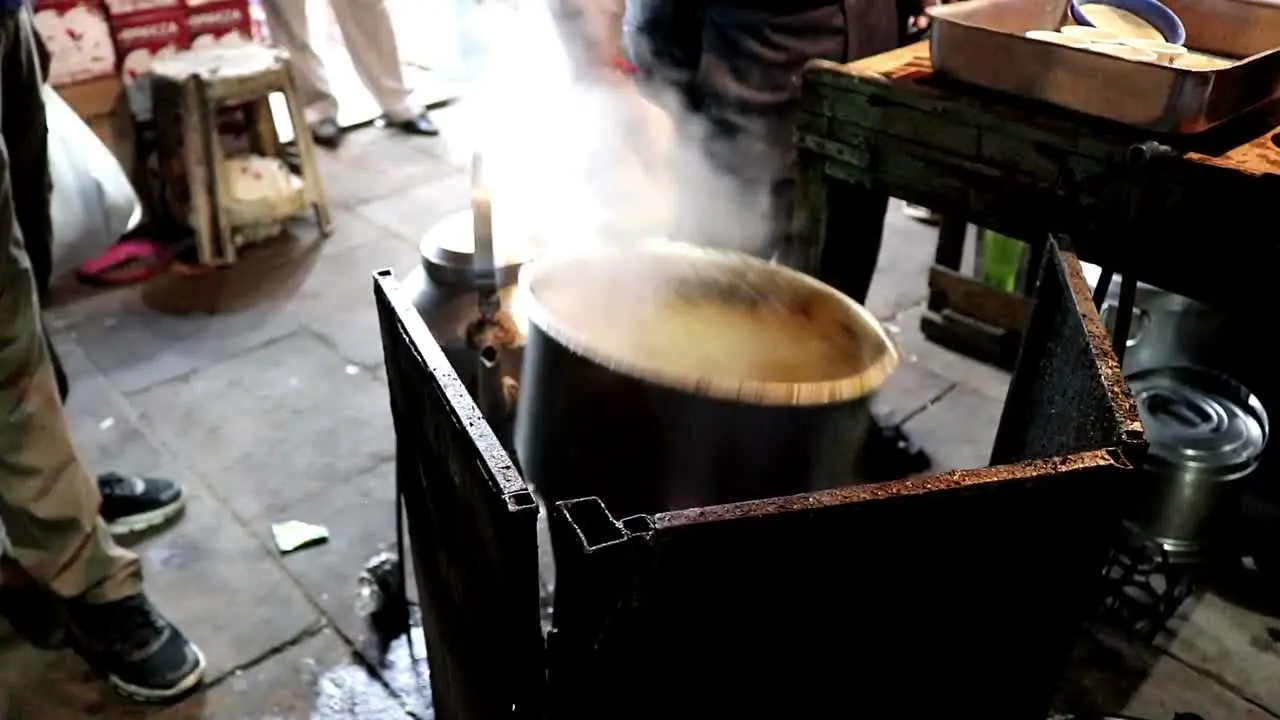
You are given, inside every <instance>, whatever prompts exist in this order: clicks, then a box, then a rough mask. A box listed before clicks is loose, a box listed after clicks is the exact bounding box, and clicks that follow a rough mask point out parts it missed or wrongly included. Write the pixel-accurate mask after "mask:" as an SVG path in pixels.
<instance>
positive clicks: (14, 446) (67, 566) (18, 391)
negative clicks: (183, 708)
mask: <svg viewBox="0 0 1280 720" xmlns="http://www.w3.org/2000/svg"><path fill="white" fill-rule="evenodd" d="M40 88H41V79H40V72H39V67H38V65H37V61H36V54H35V41H34V32H33V26H32V22H31V15H30V10H29V9H27V8H24V9H23V10H21V11H20V12H17V13H4V14H0V120H3V119H4V118H5V117H6V116H8V115H10V114H24V113H32V114H40V115H43V113H44V103H43V101H42V99H41V96H40ZM0 125H3V123H0ZM13 125H14V124H13V123H10V124H9V126H10V127H12V126H13ZM35 125H36V123H32V124H31V125H30V126H35ZM17 140H18V139H17V138H13V137H4V138H3V140H2V141H0V425H2V426H3V427H0V523H3V525H4V529H5V533H6V535H7V536H8V541H9V548H8V554H9V556H10V557H11V558H12V559H13V560H14V561H15V562H16V563H17V564H18V565H19V566H21V567H22V569H23V570H24V571H25V572H26V573H27V574H28V575H30V577H31V578H32V579H33V580H34V581H35V583H36V584H38V585H39V586H41V587H43V588H45V589H47V590H48V591H50V592H51V593H53V594H54V595H56V596H57V597H59V598H62V599H65V600H68V601H70V603H69V604H68V606H67V607H68V611H69V616H70V623H71V625H70V627H71V635H72V638H73V642H74V643H75V645H76V647H77V649H78V650H79V651H80V652H81V654H83V655H85V656H86V659H87V660H89V661H90V663H91V664H93V665H94V666H95V667H97V668H98V669H100V670H101V671H103V672H104V673H105V674H107V676H108V678H109V679H110V680H111V682H112V683H113V684H114V685H115V686H116V687H117V688H119V689H122V690H124V691H126V692H129V693H130V694H132V695H135V696H139V697H142V698H144V699H162V698H167V697H171V696H173V695H174V694H178V693H181V692H185V691H186V690H187V689H189V688H190V687H193V686H194V685H196V684H198V683H199V681H200V678H201V675H202V673H203V667H204V661H203V659H202V658H201V657H200V655H199V651H198V650H196V649H195V648H194V646H192V645H190V644H189V643H188V642H187V641H186V640H185V638H183V637H182V634H181V633H179V632H178V631H177V630H176V629H174V628H173V627H172V626H171V625H169V624H168V622H166V621H164V619H163V618H161V617H160V616H159V614H158V613H156V612H155V611H154V610H153V609H152V608H151V606H150V604H149V603H148V602H147V601H146V599H145V597H143V596H142V594H141V584H142V575H141V568H140V565H139V562H138V558H137V556H135V555H134V554H133V553H131V552H129V551H127V550H124V549H123V548H120V547H118V546H116V545H115V543H114V542H113V541H112V539H111V536H110V534H109V533H108V532H107V529H106V526H105V524H104V523H103V522H102V520H101V519H100V518H99V517H98V506H99V503H100V496H99V494H98V489H97V485H96V483H95V482H94V479H93V477H92V476H90V475H89V474H88V472H86V470H85V468H84V466H83V465H82V464H81V462H80V458H79V457H78V456H77V454H76V451H75V448H74V447H73V446H72V443H71V439H70V436H69V434H68V429H67V425H66V420H65V418H64V417H63V413H62V402H61V397H60V396H59V394H58V387H57V382H56V380H55V379H54V373H53V367H52V364H51V363H50V360H49V355H48V352H47V346H46V342H45V339H44V337H43V330H42V328H41V324H40V312H39V305H38V300H37V289H36V281H35V277H34V275H33V274H32V268H31V262H30V260H29V258H28V257H27V253H26V249H25V248H24V242H23V236H22V228H21V226H20V225H19V223H18V218H17V210H16V208H15V207H14V193H13V187H14V185H15V184H17V183H19V182H31V180H30V179H29V178H27V177H23V176H21V175H19V176H17V177H15V172H16V171H18V170H22V171H24V172H25V171H26V170H27V169H26V168H21V169H19V168H16V167H15V166H13V165H12V164H11V162H10V155H9V151H8V147H10V146H12V145H16V144H17ZM21 140H22V141H25V142H40V143H43V142H46V138H45V137H44V136H42V135H39V133H37V136H36V137H28V138H22V139H21ZM35 170H36V171H37V173H38V172H41V171H42V172H46V173H47V168H45V169H43V170H41V169H39V168H37V169H35ZM44 208H45V212H46V213H47V212H49V207H48V204H47V203H46V204H45V205H44Z"/></svg>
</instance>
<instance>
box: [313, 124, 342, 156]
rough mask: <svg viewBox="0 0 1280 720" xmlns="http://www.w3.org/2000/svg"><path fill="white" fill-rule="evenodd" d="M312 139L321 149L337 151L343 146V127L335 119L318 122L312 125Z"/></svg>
mask: <svg viewBox="0 0 1280 720" xmlns="http://www.w3.org/2000/svg"><path fill="white" fill-rule="evenodd" d="M311 137H312V139H314V140H315V142H316V144H317V145H319V146H320V147H323V148H328V149H330V150H336V149H337V148H338V146H339V145H341V144H342V126H341V125H339V124H338V121H337V120H334V119H333V118H324V119H321V120H317V121H316V122H315V123H313V124H312V125H311Z"/></svg>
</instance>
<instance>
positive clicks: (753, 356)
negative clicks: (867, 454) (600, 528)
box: [516, 243, 898, 517]
mask: <svg viewBox="0 0 1280 720" xmlns="http://www.w3.org/2000/svg"><path fill="white" fill-rule="evenodd" d="M520 293H521V296H522V299H521V304H522V307H524V309H525V311H526V312H527V315H528V318H529V322H530V327H529V336H528V344H527V345H526V347H525V364H524V368H523V370H522V373H521V375H522V387H521V402H520V408H519V411H518V414H517V421H516V447H517V451H518V454H519V457H520V463H521V466H522V468H523V470H524V473H525V477H526V479H527V480H528V482H529V484H530V485H531V486H532V487H533V489H534V492H535V493H537V494H538V495H539V497H540V498H541V499H542V500H543V501H544V502H557V501H561V500H570V499H577V498H583V497H592V496H594V497H599V498H600V499H602V500H603V501H604V502H605V503H606V505H607V506H608V507H609V509H610V511H611V512H613V513H614V514H615V516H616V517H626V516H628V515H633V514H652V513H656V512H661V511H666V510H675V509H682V508H692V507H703V506H709V505H717V504H722V503H728V502H736V501H742V500H748V499H758V498H765V497H774V496H780V495H789V494H795V493H801V492H808V491H811V490H815V489H821V488H826V487H833V486H838V485H845V484H851V483H853V482H855V478H854V476H853V473H854V467H855V465H856V461H857V457H858V454H859V451H860V449H861V445H862V442H863V439H864V436H865V431H866V428H867V425H868V421H869V410H870V400H871V396H872V394H873V393H874V392H875V391H876V390H877V389H878V388H879V387H880V386H881V385H882V384H883V382H884V380H885V379H886V378H887V377H888V376H889V375H890V374H891V373H892V372H893V370H894V369H895V368H896V366H897V363H898V354H897V351H896V350H895V349H894V347H893V344H892V343H891V342H890V340H889V338H888V336H887V335H886V334H885V332H884V329H883V328H882V327H881V325H880V324H879V323H878V322H877V321H876V320H875V319H874V318H873V317H872V316H871V314H870V313H868V312H867V311H866V309H864V308H863V307H862V306H861V305H858V304H857V303H855V302H854V301H852V300H850V299H849V298H847V297H845V296H844V295H842V294H840V293H839V292H837V291H836V290H834V289H832V288H830V287H829V286H827V285H825V284H823V283H820V282H818V281H817V280H814V279H812V278H810V277H808V276H806V275H803V274H801V273H797V272H794V271H792V270H788V269H786V268H782V267H779V266H775V265H770V264H768V263H766V262H763V261H760V260H756V259H755V258H751V257H747V256H745V255H741V254H737V253H725V252H716V251H710V250H702V249H698V248H695V247H692V246H688V245H682V244H678V243H652V244H648V245H646V246H644V247H642V248H640V249H636V248H631V249H604V248H602V249H598V250H595V251H592V252H587V253H581V254H576V255H572V256H566V257H560V258H557V259H545V260H544V259H539V260H537V261H535V262H534V263H533V264H531V265H529V266H527V267H526V268H525V270H524V272H523V273H522V275H521V287H520Z"/></svg>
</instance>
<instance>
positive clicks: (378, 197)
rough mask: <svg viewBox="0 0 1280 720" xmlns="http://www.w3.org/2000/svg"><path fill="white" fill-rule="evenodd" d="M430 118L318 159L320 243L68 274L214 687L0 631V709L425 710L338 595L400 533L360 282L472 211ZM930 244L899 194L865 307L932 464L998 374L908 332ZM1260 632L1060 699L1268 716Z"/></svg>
mask: <svg viewBox="0 0 1280 720" xmlns="http://www.w3.org/2000/svg"><path fill="white" fill-rule="evenodd" d="M438 119H439V120H440V122H441V124H442V126H443V128H444V137H442V138H440V139H435V140H431V139H419V138H407V137H403V136H400V135H396V134H392V133H388V132H386V131H383V130H379V129H376V128H370V129H366V130H362V131H360V132H358V133H356V134H354V135H352V136H351V137H350V139H349V141H348V142H347V143H346V144H345V145H344V146H343V147H342V148H341V150H339V151H337V152H332V153H322V155H321V162H322V164H323V169H324V176H325V181H326V182H327V183H328V191H329V194H330V197H331V199H332V201H333V203H334V205H335V213H336V232H335V234H334V235H333V236H332V237H331V238H330V239H328V240H327V241H324V242H320V241H318V240H316V239H315V235H314V230H313V229H312V228H311V226H310V225H309V224H307V223H305V222H299V223H297V224H296V226H295V227H294V229H293V235H292V237H289V238H284V239H281V240H278V241H275V242H273V243H270V244H268V245H265V246H263V247H261V248H259V249H257V250H256V251H254V252H251V253H247V254H246V256H245V258H244V260H243V261H242V263H241V264H240V265H238V266H237V267H235V268H233V269H229V270H226V271H223V272H219V273H216V274H213V275H209V276H205V277H199V278H180V277H165V278H160V279H157V280H155V281H153V282H151V283H149V284H147V285H145V286H143V287H140V288H128V289H122V290H117V291H110V292H88V291H85V290H83V289H80V288H76V287H74V286H73V285H63V286H61V287H60V289H59V295H60V300H59V303H58V307H57V309H56V310H55V311H54V312H52V313H51V315H50V322H51V327H52V330H53V334H54V337H55V338H56V342H57V345H58V347H59V348H60V349H61V350H62V352H63V355H64V358H65V359H66V364H67V370H68V372H69V373H70V375H71V377H72V384H73V388H72V394H71V399H70V403H69V413H70V416H71V421H72V427H73V429H74V433H75V438H76V440H77V441H78V442H79V445H80V447H81V449H82V451H83V453H84V455H85V457H86V458H87V459H88V461H89V462H90V463H92V465H93V467H95V468H100V469H107V468H111V469H119V470H123V471H128V472H137V473H157V474H163V475H167V476H171V477H175V478H178V479H180V480H182V481H184V482H185V483H186V484H187V488H188V493H189V497H190V506H189V508H188V511H187V513H186V514H185V516H184V517H183V518H182V519H181V521H179V522H178V523H177V524H176V525H175V526H173V527H171V528H169V529H167V530H164V531H162V532H158V533H156V534H154V535H151V536H149V537H145V538H142V539H140V540H138V541H137V542H136V543H135V544H134V547H135V548H136V550H137V551H138V552H139V553H140V554H141V556H142V558H143V562H144V564H145V568H146V572H147V577H148V587H149V590H150V592H151V593H152V595H153V596H154V598H155V600H156V601H157V603H158V604H159V606H160V607H161V608H163V609H164V610H165V611H166V612H167V613H168V614H169V615H170V616H171V617H172V618H173V619H174V620H175V621H176V622H177V623H178V624H180V625H181V626H182V627H183V628H184V629H185V630H186V631H187V632H188V634H189V635H190V636H191V637H192V638H193V639H194V640H195V641H197V642H198V643H199V644H200V645H201V646H202V647H203V648H204V650H205V652H206V654H207V656H208V659H209V662H210V678H209V679H210V687H209V688H208V689H207V690H206V691H205V692H203V693H202V694H200V695H198V696H196V697H194V698H191V699H189V700H187V701H186V702H184V703H182V704H180V705H178V706H175V707H171V708H167V709H159V710H147V709H140V708H136V707H132V706H130V705H129V704H127V703H125V702H123V701H121V700H119V699H117V698H116V697H115V696H114V695H112V693H111V692H109V691H108V690H106V688H105V687H104V686H103V684H102V683H100V682H99V681H97V680H96V679H94V678H93V677H91V676H90V674H89V673H88V671H87V670H86V668H85V667H84V665H83V664H82V663H80V662H79V660H78V659H76V658H75V657H74V656H73V655H71V654H69V653H65V652H63V653H41V652H37V651H35V650H32V649H30V648H28V647H25V646H23V645H22V644H21V643H20V642H19V641H18V640H16V639H14V638H13V637H12V635H7V634H6V635H3V636H0V720H58V719H60V718H81V717H106V718H135V717H155V718H159V719H161V720H192V719H195V718H210V719H217V720H242V719H243V720H268V719H271V720H284V719H289V720H292V719H293V718H308V717H312V718H317V720H338V719H339V718H361V719H368V720H383V719H385V720H401V719H404V718H408V717H418V718H429V717H431V716H432V715H431V712H430V709H429V707H430V706H429V698H428V697H427V696H426V695H427V692H428V691H426V690H425V685H424V677H425V675H424V670H423V668H422V667H421V664H420V663H419V665H418V666H417V667H415V666H414V665H413V663H412V661H411V660H410V659H409V655H408V653H407V651H406V650H405V648H404V646H403V643H402V644H401V645H400V646H399V647H398V648H395V649H394V650H395V651H394V652H392V653H391V654H390V655H389V656H388V657H387V658H386V659H379V658H377V657H375V656H373V655H371V654H370V653H368V652H362V649H363V648H366V647H367V645H368V643H367V638H366V633H365V630H364V628H363V626H362V624H361V623H360V621H359V620H358V619H357V618H356V616H355V612H354V609H353V607H352V600H353V590H354V586H355V585H354V580H355V577H356V575H357V573H358V572H359V569H360V567H361V565H362V563H363V562H364V561H365V560H366V559H367V558H368V557H370V556H371V555H372V554H373V553H374V552H376V551H377V550H378V549H379V548H380V546H382V545H383V544H384V543H387V542H389V541H391V540H392V539H393V532H392V531H391V530H390V528H391V518H392V512H393V509H392V508H393V505H392V502H393V472H392V466H393V446H394V442H393V434H392V426H391V419H390V415H389V411H388V401H387V397H386V388H385V379H384V374H383V370H382V367H381V347H380V342H379V336H378V332H377V318H376V314H375V311H374V308H373V304H372V297H371V280H370V272H371V271H372V270H374V269H376V268H381V267H393V268H396V269H398V270H399V271H401V272H403V271H407V270H408V269H409V268H411V267H413V266H414V264H415V262H416V252H415V247H414V238H415V237H416V236H417V235H419V234H420V233H421V232H422V231H423V230H425V229H426V228H428V227H429V226H430V225H431V224H432V223H433V222H435V221H436V220H438V219H439V218H440V217H442V216H443V215H444V214H446V213H448V212H451V211H454V210H459V209H462V208H463V207H464V205H465V202H466V188H467V182H468V179H467V171H466V167H465V166H464V164H463V162H464V161H465V159H466V158H467V157H468V156H469V148H467V147H466V141H465V138H466V136H467V132H466V130H467V121H466V112H465V108H463V107H461V106H459V107H455V108H451V109H448V110H445V111H442V112H440V113H439V114H438ZM933 241H934V234H933V231H932V230H930V229H929V228H926V227H924V226H921V225H918V224H916V223H914V222H913V221H910V220H907V219H905V218H904V217H903V216H902V215H901V212H900V208H898V207H896V206H895V208H894V209H893V210H892V211H891V216H890V218H889V223H888V235H887V238H886V241H885V246H884V248H885V249H884V252H883V255H882V258H881V261H880V269H879V274H878V276H877V279H876V283H875V287H874V289H873V292H872V297H871V300H870V302H869V304H870V306H871V308H872V310H873V311H874V312H875V313H876V314H877V315H878V316H879V317H881V318H883V319H885V320H886V322H887V323H888V324H889V326H890V327H891V329H892V330H893V331H894V332H895V334H896V336H897V338H898V340H899V341H900V343H901V345H902V348H903V351H904V356H905V357H906V362H905V363H904V366H903V368H902V370H901V371H900V372H899V373H898V374H897V375H896V376H895V377H894V379H893V381H892V382H891V384H890V385H889V387H888V388H887V389H886V391H885V392H884V393H883V396H882V397H881V398H880V404H881V409H882V410H884V411H885V412H887V413H889V414H891V415H892V416H894V417H896V418H899V419H905V420H906V421H907V428H908V429H909V430H910V431H911V432H912V433H913V434H914V435H915V436H916V437H917V438H918V439H919V440H920V441H921V442H922V443H923V444H924V445H926V446H927V447H928V448H929V449H930V450H931V451H932V452H933V453H934V455H935V456H936V458H937V459H938V461H939V464H940V465H941V466H943V467H965V466H978V465H982V464H985V460H986V456H987V452H988V448H989V446H990V442H991V439H992V436H993V433H994V429H995V425H996V422H997V420H998V418H999V410H1000V403H1001V399H1002V396H1003V393H1004V388H1005V381H1006V376H1005V375H1004V373H1002V372H999V371H996V370H992V369H990V368H987V367H984V366H981V365H978V364H977V363H974V362H971V361H968V360H966V359H964V358H962V357H960V356H957V355H954V354H951V353H948V352H946V351H943V350H940V349H938V348H935V347H933V346H931V345H929V344H927V343H926V342H925V341H924V340H923V338H922V337H921V335H920V332H919V329H918V320H919V314H920V312H921V305H922V303H923V301H924V299H925V287H924V280H925V269H926V267H927V266H928V264H929V261H930V258H931V255H932V251H933ZM285 519H296V520H302V521H305V522H310V523H319V524H323V525H326V526H327V527H328V528H329V530H330V532H331V534H332V539H331V540H330V542H329V543H328V544H327V545H324V546H320V547H316V548H312V549H308V550H303V551H300V552H298V553H295V554H293V555H289V556H287V557H281V556H279V554H278V553H277V552H276V551H275V550H274V548H273V547H272V545H271V543H270V538H269V524H270V523H271V522H272V521H278V520H285ZM1270 624H1274V623H1270ZM1268 628H1269V622H1268V621H1267V620H1265V619H1263V618H1260V617H1257V616H1252V615H1248V614H1246V613H1243V612H1242V611H1240V610H1237V609H1235V608H1234V607H1232V606H1230V605H1228V604H1226V603H1225V602H1223V601H1221V600H1218V599H1217V598H1212V597H1210V598H1207V599H1204V600H1200V601H1198V602H1196V603H1194V604H1193V606H1192V610H1191V612H1190V613H1189V616H1188V617H1187V618H1186V619H1185V620H1183V621H1182V630H1181V632H1180V634H1179V636H1178V639H1177V640H1176V641H1175V643H1174V644H1173V647H1172V656H1169V655H1163V654H1151V655H1149V656H1142V654H1141V653H1137V652H1136V651H1133V650H1132V649H1129V648H1124V647H1119V648H1117V647H1116V646H1111V645H1103V644H1096V643H1095V644H1088V645H1086V646H1085V647H1084V648H1083V650H1082V653H1084V657H1085V661H1084V665H1085V666H1087V667H1092V668H1100V669H1101V670H1103V671H1105V672H1103V673H1102V674H1104V675H1106V677H1107V679H1099V678H1098V677H1096V676H1097V675H1098V673H1097V672H1094V673H1092V674H1091V673H1087V672H1086V673H1076V675H1075V677H1076V679H1077V681H1076V683H1075V684H1076V685H1077V686H1079V688H1083V690H1080V689H1077V691H1076V693H1075V695H1074V697H1078V698H1082V700H1081V702H1086V703H1093V704H1100V705H1102V706H1104V707H1105V709H1108V710H1121V709H1125V708H1128V709H1129V710H1131V711H1133V712H1135V713H1140V714H1143V715H1146V716H1148V717H1151V718H1153V719H1154V718H1167V717H1171V714H1172V712H1173V711H1174V710H1192V711H1198V712H1201V713H1203V714H1204V715H1205V716H1206V717H1209V718H1246V717H1258V718H1262V717H1273V715H1271V714H1270V713H1268V712H1266V711H1265V710H1263V709H1262V708H1263V707H1264V706H1265V707H1270V708H1277V709H1280V683H1276V682H1275V681H1274V678H1275V677H1277V676H1278V673H1280V653H1277V651H1276V646H1275V643H1274V642H1272V641H1271V640H1269V639H1268V638H1269V635H1268ZM419 647H420V645H419ZM1148 666H1149V667H1153V668H1154V669H1153V670H1151V671H1149V672H1151V673H1152V675H1151V677H1149V678H1148V677H1146V674H1147V672H1148V671H1143V670H1142V668H1144V667H1148ZM371 668H372V669H371ZM1211 678H1212V679H1211ZM1117 679H1119V680H1120V681H1123V682H1121V683H1120V684H1117ZM1226 687H1231V688H1235V689H1236V691H1235V694H1233V692H1231V691H1228V690H1226V689H1225V688H1226ZM1237 694H1238V695H1242V696H1244V698H1247V699H1241V698H1240V697H1238V696H1237Z"/></svg>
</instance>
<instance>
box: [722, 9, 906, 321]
mask: <svg viewBox="0 0 1280 720" xmlns="http://www.w3.org/2000/svg"><path fill="white" fill-rule="evenodd" d="M895 18H896V12H895V10H894V4H893V2H892V0H889V1H888V2H884V0H851V1H850V2H846V3H844V4H842V5H832V6H828V7H821V8H816V9H812V10H808V11H805V12H800V13H795V14H791V15H781V16H780V15H768V14H764V13H756V12H748V11H742V10H730V9H725V8H710V9H709V10H708V13H707V19H706V22H705V23H704V28H703V43H702V60H701V63H700V66H699V72H698V86H699V90H700V92H701V94H702V95H703V97H704V111H705V114H706V115H707V117H708V118H709V120H710V122H711V127H712V132H711V134H710V142H711V145H710V151H709V156H710V157H711V158H712V161H713V164H714V165H715V166H716V167H719V168H722V169H723V170H725V171H726V173H727V174H729V175H731V176H734V177H737V178H739V179H740V180H739V182H740V183H742V185H743V188H744V192H745V198H746V199H747V200H750V199H752V198H753V197H759V198H761V199H762V200H763V201H764V202H766V203H767V204H768V207H769V209H770V213H769V224H768V226H767V234H768V237H767V242H766V244H765V245H764V247H763V248H762V249H761V251H760V253H759V254H762V255H771V256H772V255H777V254H779V253H780V252H781V251H783V250H784V249H785V248H786V247H787V246H788V244H789V243H788V238H789V236H790V235H791V233H792V231H793V230H792V229H793V227H794V226H795V218H794V213H795V193H796V178H797V176H798V170H799V168H798V155H797V153H796V148H795V140H794V132H795V120H796V118H797V116H798V114H799V100H800V99H799V82H798V81H797V79H798V78H799V77H800V76H801V74H802V72H803V70H804V65H805V63H807V62H808V61H809V60H811V59H815V58H822V59H826V60H832V61H836V62H845V61H848V60H851V59H853V58H855V57H857V56H860V55H863V54H869V53H873V52H880V51H882V50H887V49H889V48H891V47H892V46H893V44H894V42H895V41H896V32H895V23H896V19H895ZM887 202H888V198H887V197H886V196H885V195H883V194H882V193H877V192H873V191H871V190H867V189H862V188H855V187H845V188H840V189H838V190H836V191H835V192H834V193H833V195H832V199H831V203H830V205H831V206H832V207H835V208H837V214H836V220H837V221H836V222H833V223H832V224H831V225H830V226H829V227H831V228H832V230H833V231H834V232H832V233H831V236H830V237H828V239H827V244H826V246H825V247H824V249H823V252H822V254H821V258H822V262H821V263H820V266H819V270H818V275H819V277H820V278H822V279H823V280H826V281H827V282H830V283H831V284H832V285H834V286H835V287H837V288H838V289H840V290H841V291H843V292H845V293H846V294H848V295H850V296H851V297H853V298H854V299H855V300H858V301H864V300H865V299H866V291H867V288H868V287H869V286H870V284H871V277H872V275H873V273H874V272H875V266H876V262H877V260H878V257H879V252H880V243H881V235H882V233H883V229H884V213H885V209H886V207H887Z"/></svg>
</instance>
